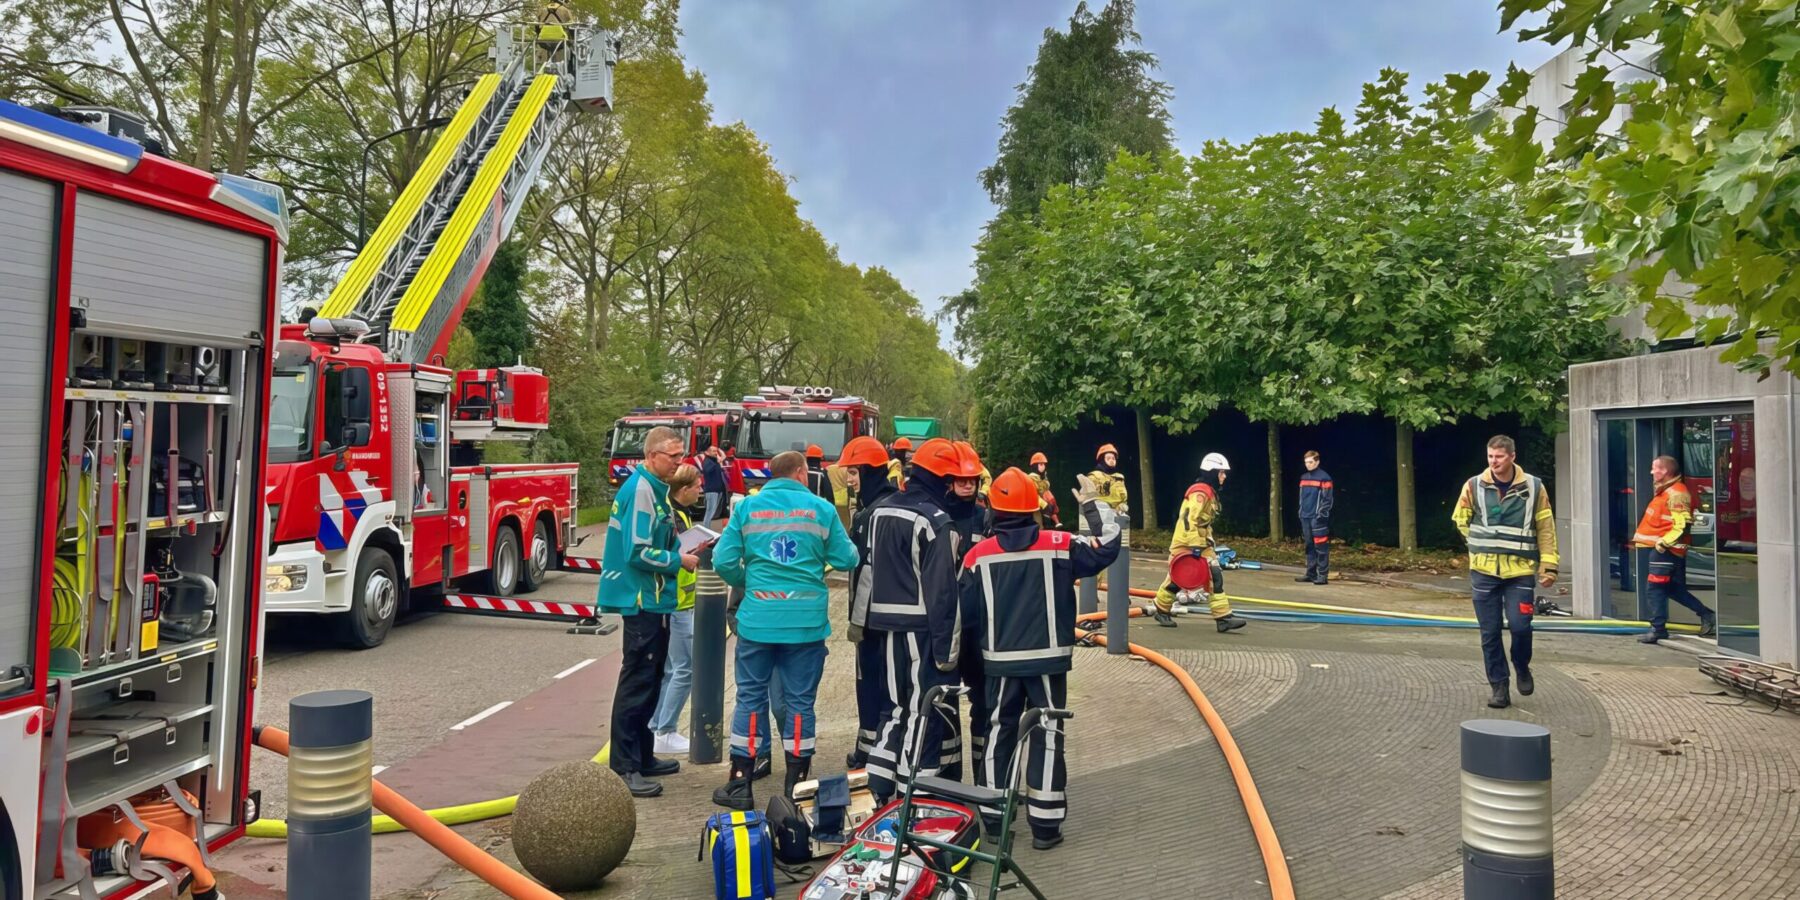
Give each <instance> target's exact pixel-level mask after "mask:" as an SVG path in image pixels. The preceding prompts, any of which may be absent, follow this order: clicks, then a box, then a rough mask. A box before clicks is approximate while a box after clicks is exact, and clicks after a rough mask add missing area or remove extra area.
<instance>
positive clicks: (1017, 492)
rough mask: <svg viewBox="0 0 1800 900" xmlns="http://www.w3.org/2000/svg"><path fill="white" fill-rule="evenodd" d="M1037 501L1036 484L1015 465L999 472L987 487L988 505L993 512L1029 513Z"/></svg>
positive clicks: (1037, 504) (1036, 509) (1033, 510)
mask: <svg viewBox="0 0 1800 900" xmlns="http://www.w3.org/2000/svg"><path fill="white" fill-rule="evenodd" d="M1039 503H1040V501H1039V499H1038V492H1037V485H1035V484H1033V483H1032V481H1031V478H1030V477H1029V476H1027V475H1026V474H1025V473H1024V472H1021V471H1019V470H1018V469H1017V468H1016V467H1014V468H1009V469H1007V470H1006V471H1004V472H1001V473H1000V475H999V477H997V478H995V479H994V486H993V487H991V488H989V489H988V506H989V507H990V508H991V509H993V510H994V511H995V512H1007V513H1026V514H1030V513H1034V512H1037V511H1038V506H1039Z"/></svg>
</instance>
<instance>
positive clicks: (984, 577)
mask: <svg viewBox="0 0 1800 900" xmlns="http://www.w3.org/2000/svg"><path fill="white" fill-rule="evenodd" d="M988 502H989V504H990V506H991V507H992V508H993V510H994V536H993V537H990V538H987V539H985V540H983V541H982V542H980V543H978V544H976V545H975V546H974V547H973V548H972V549H970V550H969V552H968V554H966V555H965V556H964V557H963V564H962V576H961V579H960V582H959V587H960V590H961V591H962V598H963V606H964V609H966V610H971V611H972V615H973V617H974V618H975V619H976V621H975V622H974V623H973V627H972V628H971V629H970V631H971V632H973V633H974V634H976V635H979V640H980V644H979V646H978V648H976V647H971V648H969V649H968V651H967V652H970V653H976V652H979V654H980V655H981V657H982V667H983V669H984V670H985V673H986V678H985V680H984V685H983V690H984V693H985V698H984V701H985V702H984V704H983V705H984V706H985V707H986V708H987V710H988V713H987V735H986V741H985V744H986V746H987V747H988V748H989V750H990V752H989V753H988V754H987V755H986V757H985V758H984V760H983V763H982V765H981V766H979V767H978V768H977V769H976V772H975V778H976V783H977V784H980V785H982V786H984V787H993V788H1002V787H1004V786H1005V785H1006V784H1007V782H1008V778H1009V773H1010V772H1011V771H1012V765H1013V759H1012V755H1013V752H1014V750H1015V746H1016V742H1017V740H1018V734H1017V729H1018V723H1019V717H1020V716H1021V715H1022V714H1023V713H1024V712H1025V710H1026V709H1029V708H1032V707H1053V708H1066V706H1067V704H1068V690H1069V686H1068V678H1069V675H1068V673H1069V670H1070V668H1071V667H1072V663H1073V661H1074V655H1075V649H1074V648H1075V614H1076V613H1075V581H1076V579H1078V578H1094V577H1097V576H1098V575H1099V574H1100V572H1102V571H1103V570H1105V569H1106V567H1107V566H1108V565H1110V564H1111V563H1112V562H1113V560H1114V559H1115V558H1117V557H1118V555H1119V553H1120V551H1121V545H1120V540H1119V538H1120V533H1119V526H1118V522H1117V520H1116V519H1115V518H1114V516H1113V513H1112V509H1111V507H1109V506H1107V505H1106V504H1104V503H1101V502H1098V501H1094V500H1087V501H1085V502H1083V503H1082V507H1081V511H1082V516H1083V518H1084V519H1085V520H1086V523H1087V530H1088V531H1089V532H1091V533H1092V534H1093V535H1094V536H1091V537H1090V536H1088V535H1081V536H1075V535H1070V534H1069V533H1067V532H1063V531H1049V530H1045V529H1043V528H1041V527H1040V526H1039V525H1038V523H1037V518H1036V517H1037V514H1038V504H1039V494H1038V487H1037V484H1036V483H1035V482H1033V481H1032V479H1031V478H1030V477H1029V476H1027V475H1026V474H1025V473H1024V472H1021V471H1019V470H1018V469H1007V470H1006V471H1005V472H1002V473H1000V477H998V478H996V479H994V486H993V488H992V490H990V492H989V494H988ZM1025 752H1026V753H1028V754H1029V758H1028V759H1026V760H1025V766H1024V769H1025V788H1026V791H1025V802H1026V820H1027V821H1028V822H1029V823H1030V824H1031V844H1032V846H1033V847H1034V848H1036V849H1038V850H1049V849H1051V848H1052V847H1055V846H1056V845H1058V844H1060V843H1062V826H1063V820H1064V817H1065V816H1066V815H1067V812H1068V802H1067V800H1066V799H1065V791H1067V789H1068V768H1067V765H1066V763H1065V762H1064V759H1063V735H1062V723H1060V722H1055V721H1052V722H1050V723H1049V724H1048V726H1047V727H1046V728H1045V729H1044V730H1043V731H1042V732H1040V733H1036V734H1033V735H1032V736H1031V739H1030V741H1029V746H1028V747H1027V749H1026V750H1025Z"/></svg>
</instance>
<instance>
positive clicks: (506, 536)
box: [482, 522, 525, 597]
mask: <svg viewBox="0 0 1800 900" xmlns="http://www.w3.org/2000/svg"><path fill="white" fill-rule="evenodd" d="M524 570H525V555H524V554H523V553H520V552H519V529H518V527H517V526H515V525H513V524H512V523H511V522H508V523H506V524H504V525H501V526H500V530H499V531H497V532H495V533H494V559H493V562H492V563H491V564H490V565H489V566H488V570H487V571H486V572H483V573H482V579H483V580H484V582H485V583H484V584H483V586H482V589H483V591H485V592H486V593H489V594H492V595H494V596H496V597H511V596H512V595H513V592H514V591H516V590H518V589H519V584H520V578H521V573H522V572H524Z"/></svg>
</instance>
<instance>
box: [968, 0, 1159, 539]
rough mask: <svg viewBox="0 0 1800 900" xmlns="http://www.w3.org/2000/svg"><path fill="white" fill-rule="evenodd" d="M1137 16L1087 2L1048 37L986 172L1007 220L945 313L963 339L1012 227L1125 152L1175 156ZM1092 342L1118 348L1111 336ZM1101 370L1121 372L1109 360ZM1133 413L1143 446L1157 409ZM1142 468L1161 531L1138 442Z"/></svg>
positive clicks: (1129, 5) (1123, 7)
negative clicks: (971, 281) (970, 283)
mask: <svg viewBox="0 0 1800 900" xmlns="http://www.w3.org/2000/svg"><path fill="white" fill-rule="evenodd" d="M1135 17H1136V3H1135V2H1133V0H1108V2H1107V3H1106V5H1105V6H1103V7H1101V9H1100V11H1099V13H1097V14H1096V13H1095V12H1093V11H1092V10H1091V9H1089V7H1088V4H1087V3H1086V2H1082V3H1080V4H1078V5H1077V6H1076V7H1075V13H1074V15H1072V16H1070V17H1069V27H1068V31H1066V32H1061V31H1057V30H1056V29H1054V28H1049V29H1045V30H1044V40H1043V42H1042V43H1041V44H1039V45H1038V55H1037V60H1036V61H1035V62H1034V63H1033V64H1032V66H1031V69H1030V70H1029V71H1028V72H1027V74H1026V79H1025V82H1024V83H1023V84H1021V85H1019V91H1018V99H1017V100H1015V101H1014V103H1013V105H1012V107H1011V108H1010V109H1008V110H1007V112H1006V116H1005V117H1004V118H1003V119H1002V120H1001V134H1000V146H999V154H998V156H997V158H996V159H995V160H994V164H993V165H992V166H989V167H988V168H986V169H984V170H982V173H981V183H982V186H983V187H984V188H986V189H987V192H988V196H989V197H990V198H992V199H993V201H994V204H995V205H996V206H998V207H1000V212H999V215H997V216H996V217H995V219H994V221H993V222H991V223H989V225H988V234H987V235H986V237H985V238H984V239H983V241H982V243H981V246H980V258H979V259H978V260H977V264H976V272H977V278H976V285H975V288H974V289H973V290H972V291H968V292H965V293H963V294H960V295H958V296H957V297H955V298H951V300H950V301H949V302H948V304H947V306H946V309H947V310H948V311H949V313H950V315H951V316H952V317H954V318H955V319H957V320H958V322H959V325H958V330H959V332H960V331H961V330H962V326H961V324H960V322H961V321H962V320H963V319H966V318H967V317H968V316H970V315H971V314H972V313H973V312H974V311H975V310H976V309H977V308H978V307H979V305H980V303H981V302H982V298H983V296H984V294H985V291H986V280H987V277H988V275H987V274H986V273H987V272H988V271H989V270H993V269H999V268H1002V267H1004V266H1006V265H1007V264H1008V263H1009V259H1008V257H1009V256H1010V254H1011V252H1012V246H1013V245H1012V242H1011V240H1010V238H1009V235H1011V234H1013V233H1014V230H1013V229H1012V228H1010V227H1008V222H1009V220H1024V221H1028V220H1030V219H1031V218H1033V217H1034V216H1036V215H1037V213H1038V210H1039V207H1040V206H1041V204H1042V203H1043V202H1044V199H1045V198H1046V197H1047V196H1048V195H1049V193H1050V192H1051V191H1052V190H1053V189H1054V188H1056V187H1057V186H1059V185H1091V184H1094V183H1096V182H1098V181H1099V180H1100V179H1101V178H1102V176H1104V174H1105V172H1106V167H1107V164H1108V163H1110V162H1111V161H1112V160H1113V158H1114V157H1115V156H1117V155H1118V154H1119V153H1120V152H1121V151H1124V152H1128V153H1135V154H1160V153H1163V152H1166V151H1167V150H1168V149H1169V147H1170V132H1169V112H1168V99H1169V87H1168V85H1166V84H1163V83H1162V82H1160V81H1157V80H1156V79H1155V78H1154V77H1153V76H1152V73H1153V72H1154V71H1155V69H1156V56H1155V54H1153V53H1151V52H1149V51H1148V50H1145V49H1143V48H1142V46H1141V44H1142V39H1141V38H1140V37H1139V35H1138V33H1137V30H1136V26H1135V25H1134V19H1135ZM1071 321H1074V320H1071ZM1085 337H1086V339H1088V340H1091V341H1097V342H1100V343H1102V344H1104V345H1106V346H1109V347H1111V346H1115V345H1114V344H1113V343H1112V341H1113V337H1114V335H1113V333H1110V332H1089V333H1088V334H1087V335H1086V336H1085ZM1126 346H1128V345H1126ZM1095 362H1096V363H1098V364H1100V365H1105V366H1107V367H1108V368H1109V369H1116V368H1120V366H1119V364H1118V363H1114V362H1110V361H1105V360H1095ZM1114 377H1115V378H1116V377H1117V376H1114ZM1135 413H1136V416H1137V431H1138V434H1139V436H1140V438H1143V437H1145V436H1147V435H1148V434H1149V428H1150V415H1151V411H1150V409H1149V408H1146V407H1138V408H1136V409H1135ZM1138 464H1139V480H1140V484H1141V490H1140V492H1139V493H1140V495H1141V496H1140V498H1139V501H1138V502H1139V503H1140V509H1141V511H1142V513H1143V520H1144V522H1145V523H1146V524H1148V525H1152V526H1154V525H1155V524H1156V522H1157V514H1156V500H1155V496H1156V489H1155V478H1154V475H1153V469H1152V458H1151V454H1150V443H1149V441H1148V440H1140V441H1139V442H1138Z"/></svg>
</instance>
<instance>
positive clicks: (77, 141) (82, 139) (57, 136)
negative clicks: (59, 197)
mask: <svg viewBox="0 0 1800 900" xmlns="http://www.w3.org/2000/svg"><path fill="white" fill-rule="evenodd" d="M0 138H5V139H7V140H10V141H17V142H19V143H21V144H25V145H26V146H30V147H36V148H38V149H39V150H44V151H47V152H50V153H54V154H56V155H58V156H66V157H68V158H70V159H74V160H79V161H81V162H84V163H89V164H91V165H96V166H100V167H101V168H105V169H111V170H112V171H114V172H120V173H124V172H129V171H131V170H132V169H134V168H137V164H138V160H140V159H142V158H143V156H144V148H143V147H142V146H140V145H138V144H136V143H134V142H132V141H128V140H125V139H124V138H116V137H113V136H112V135H110V134H106V133H105V132H101V131H96V130H94V129H92V128H88V127H86V126H84V125H81V124H78V123H76V122H70V121H68V120H67V119H60V118H57V117H56V116H53V115H50V114H49V113H42V112H38V111H37V110H35V109H31V108H29V107H25V106H20V105H19V104H17V103H14V102H12V101H10V100H0Z"/></svg>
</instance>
